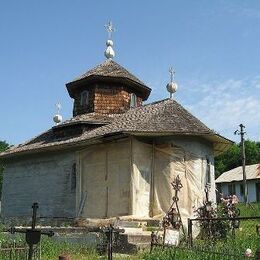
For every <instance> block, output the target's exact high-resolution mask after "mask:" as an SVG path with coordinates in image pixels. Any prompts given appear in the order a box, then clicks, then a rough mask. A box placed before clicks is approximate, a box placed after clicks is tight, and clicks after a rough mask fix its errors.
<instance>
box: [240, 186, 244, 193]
mask: <svg viewBox="0 0 260 260" xmlns="http://www.w3.org/2000/svg"><path fill="white" fill-rule="evenodd" d="M240 195H241V196H243V195H244V185H243V184H240Z"/></svg>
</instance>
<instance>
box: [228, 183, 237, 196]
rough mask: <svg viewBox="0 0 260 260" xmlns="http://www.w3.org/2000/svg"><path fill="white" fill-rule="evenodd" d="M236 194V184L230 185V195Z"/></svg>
mask: <svg viewBox="0 0 260 260" xmlns="http://www.w3.org/2000/svg"><path fill="white" fill-rule="evenodd" d="M235 194H236V188H235V184H229V185H228V195H235Z"/></svg>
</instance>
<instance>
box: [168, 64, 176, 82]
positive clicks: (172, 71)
mask: <svg viewBox="0 0 260 260" xmlns="http://www.w3.org/2000/svg"><path fill="white" fill-rule="evenodd" d="M169 72H170V75H171V82H173V79H174V75H175V70H174V69H173V67H170V68H169Z"/></svg>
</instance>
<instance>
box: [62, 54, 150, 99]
mask: <svg viewBox="0 0 260 260" xmlns="http://www.w3.org/2000/svg"><path fill="white" fill-rule="evenodd" d="M95 81H105V82H107V81H109V82H120V83H123V84H125V85H127V86H129V87H131V88H133V89H135V90H137V91H138V92H140V93H141V94H142V97H143V100H146V99H147V98H148V97H149V95H150V92H151V89H150V88H149V87H147V86H146V85H145V84H144V83H143V82H142V81H141V80H139V79H138V78H137V77H135V76H134V75H133V74H132V73H130V72H129V71H128V70H126V69H125V68H124V67H122V66H121V65H119V64H118V63H116V62H115V61H113V60H112V59H108V60H106V61H105V62H104V63H101V64H99V65H98V66H96V67H94V68H93V69H90V70H89V71H87V72H85V73H84V74H82V75H80V76H79V77H77V78H75V79H74V80H72V81H71V82H69V83H67V84H66V87H67V89H68V92H69V94H70V96H71V97H73V96H74V94H73V93H74V90H75V88H77V87H78V86H82V85H83V84H86V83H90V82H95Z"/></svg>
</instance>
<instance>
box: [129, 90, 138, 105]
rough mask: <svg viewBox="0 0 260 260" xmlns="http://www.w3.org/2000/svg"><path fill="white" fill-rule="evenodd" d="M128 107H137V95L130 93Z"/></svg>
mask: <svg viewBox="0 0 260 260" xmlns="http://www.w3.org/2000/svg"><path fill="white" fill-rule="evenodd" d="M130 107H137V96H136V94H134V93H131V94H130Z"/></svg>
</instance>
